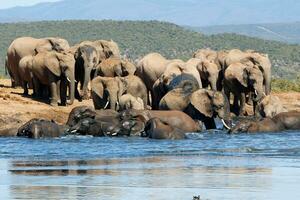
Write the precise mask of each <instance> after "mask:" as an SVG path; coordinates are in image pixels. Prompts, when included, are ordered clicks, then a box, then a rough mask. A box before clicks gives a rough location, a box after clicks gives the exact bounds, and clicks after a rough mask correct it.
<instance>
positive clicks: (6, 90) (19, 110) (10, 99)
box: [0, 79, 93, 135]
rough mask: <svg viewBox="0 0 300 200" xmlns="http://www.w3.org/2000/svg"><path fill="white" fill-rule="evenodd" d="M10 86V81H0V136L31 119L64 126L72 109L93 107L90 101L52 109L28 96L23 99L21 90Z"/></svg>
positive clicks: (76, 102) (45, 103)
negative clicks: (81, 106)
mask: <svg viewBox="0 0 300 200" xmlns="http://www.w3.org/2000/svg"><path fill="white" fill-rule="evenodd" d="M10 85H11V83H10V79H0V111H1V112H0V135H1V133H4V132H5V131H7V130H8V129H10V128H18V127H19V126H21V125H22V124H23V123H25V122H27V121H29V120H30V119H32V118H43V119H48V120H54V121H56V122H57V123H59V124H64V123H65V122H66V121H67V119H68V115H69V113H70V111H71V110H72V108H74V107H76V106H80V105H88V106H92V105H93V102H92V100H84V101H82V102H78V101H77V100H75V102H74V104H73V105H70V106H58V107H53V106H50V105H49V104H48V103H47V102H42V101H38V100H36V99H32V98H31V97H30V96H28V97H23V96H22V94H23V89H22V88H11V87H10Z"/></svg>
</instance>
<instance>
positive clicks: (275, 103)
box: [255, 95, 286, 117]
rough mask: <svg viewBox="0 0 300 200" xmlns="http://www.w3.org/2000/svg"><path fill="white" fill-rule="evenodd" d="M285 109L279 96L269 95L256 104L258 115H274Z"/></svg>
mask: <svg viewBox="0 0 300 200" xmlns="http://www.w3.org/2000/svg"><path fill="white" fill-rule="evenodd" d="M285 111H286V110H285V109H284V107H283V105H282V103H281V101H280V99H279V98H278V97H277V96H273V95H267V96H265V97H264V98H263V99H262V100H261V101H260V102H259V103H258V105H257V106H256V111H255V114H256V116H257V117H274V116H275V115H277V114H279V113H281V112H285Z"/></svg>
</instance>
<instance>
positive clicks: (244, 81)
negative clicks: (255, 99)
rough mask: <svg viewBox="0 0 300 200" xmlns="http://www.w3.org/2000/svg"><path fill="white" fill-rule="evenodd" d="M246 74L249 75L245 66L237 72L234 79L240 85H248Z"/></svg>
mask: <svg viewBox="0 0 300 200" xmlns="http://www.w3.org/2000/svg"><path fill="white" fill-rule="evenodd" d="M248 76H249V71H248V69H247V67H246V68H244V69H243V71H242V74H238V75H237V76H236V79H237V80H238V82H239V83H240V84H241V85H242V86H244V87H248Z"/></svg>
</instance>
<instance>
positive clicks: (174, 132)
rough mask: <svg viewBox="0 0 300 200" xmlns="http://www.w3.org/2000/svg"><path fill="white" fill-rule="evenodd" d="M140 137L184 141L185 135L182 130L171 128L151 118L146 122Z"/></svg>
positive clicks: (163, 122)
mask: <svg viewBox="0 0 300 200" xmlns="http://www.w3.org/2000/svg"><path fill="white" fill-rule="evenodd" d="M142 136H143V137H149V138H152V139H170V140H180V139H186V135H185V132H184V131H183V130H181V129H179V128H177V127H173V126H171V125H170V124H169V123H167V122H165V121H163V120H161V119H159V118H152V119H150V120H148V121H147V123H146V125H145V129H144V133H143V135H142Z"/></svg>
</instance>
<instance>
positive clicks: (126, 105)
mask: <svg viewBox="0 0 300 200" xmlns="http://www.w3.org/2000/svg"><path fill="white" fill-rule="evenodd" d="M119 101H120V102H119V103H120V111H122V110H127V109H135V110H144V108H145V106H144V102H143V100H142V99H141V98H140V97H134V96H132V95H131V94H124V95H122V96H121V97H120V100H119Z"/></svg>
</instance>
